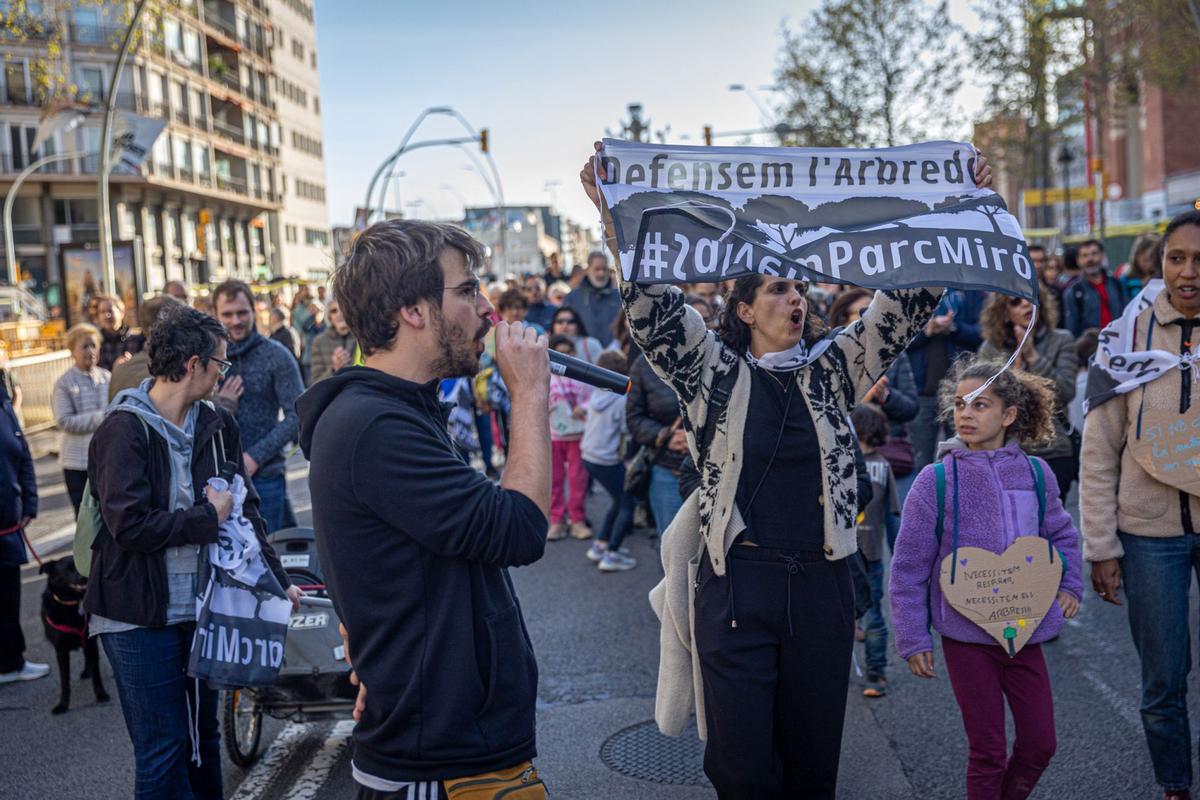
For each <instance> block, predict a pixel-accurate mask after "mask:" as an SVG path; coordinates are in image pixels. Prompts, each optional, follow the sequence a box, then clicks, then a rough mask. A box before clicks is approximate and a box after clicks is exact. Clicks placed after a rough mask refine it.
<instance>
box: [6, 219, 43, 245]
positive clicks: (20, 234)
mask: <svg viewBox="0 0 1200 800" xmlns="http://www.w3.org/2000/svg"><path fill="white" fill-rule="evenodd" d="M3 231H4V228H3V227H2V226H0V233H3ZM12 234H13V244H42V226H41V225H39V224H37V223H32V224H26V225H22V224H18V223H15V222H14V223H13V226H12Z"/></svg>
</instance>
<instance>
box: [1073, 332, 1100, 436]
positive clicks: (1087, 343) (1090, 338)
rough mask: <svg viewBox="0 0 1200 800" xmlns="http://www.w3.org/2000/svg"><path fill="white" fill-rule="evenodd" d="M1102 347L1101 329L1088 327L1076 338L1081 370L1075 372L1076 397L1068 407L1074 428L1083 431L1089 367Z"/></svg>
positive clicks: (1076, 353)
mask: <svg viewBox="0 0 1200 800" xmlns="http://www.w3.org/2000/svg"><path fill="white" fill-rule="evenodd" d="M1099 349H1100V329H1099V328H1088V329H1087V330H1086V331H1084V332H1083V333H1082V334H1080V335H1079V338H1078V339H1076V340H1075V355H1076V356H1077V357H1078V359H1079V372H1077V373H1076V374H1075V399H1073V400H1072V401H1071V404H1070V405H1069V406H1068V407H1067V417H1068V418H1069V419H1070V421H1071V428H1072V430H1075V431H1079V433H1080V434H1081V435H1082V433H1083V401H1084V399H1085V398H1086V397H1087V378H1088V368H1089V367H1090V366H1091V365H1092V356H1094V355H1096V351H1097V350H1099Z"/></svg>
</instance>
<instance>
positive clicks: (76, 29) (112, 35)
mask: <svg viewBox="0 0 1200 800" xmlns="http://www.w3.org/2000/svg"><path fill="white" fill-rule="evenodd" d="M70 31H71V41H73V42H74V43H75V44H82V45H89V46H94V47H112V48H113V49H116V48H117V47H119V46H120V43H121V38H122V37H123V36H124V35H125V29H124V28H116V27H112V26H109V25H80V24H79V23H76V22H72V23H71V25H70Z"/></svg>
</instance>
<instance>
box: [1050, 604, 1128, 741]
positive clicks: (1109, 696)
mask: <svg viewBox="0 0 1200 800" xmlns="http://www.w3.org/2000/svg"><path fill="white" fill-rule="evenodd" d="M1090 616H1091V613H1090V610H1089V608H1088V607H1087V606H1083V607H1081V608H1080V610H1079V615H1078V616H1076V617H1075V618H1073V619H1069V620H1066V623H1067V626H1068V627H1069V628H1073V629H1076V630H1078V629H1080V628H1085V627H1087V621H1086V618H1087V617H1090ZM1082 643H1083V638H1082V636H1081V635H1080V634H1079V633H1076V632H1075V630H1072V631H1069V632H1066V635H1065V636H1064V637H1063V644H1064V645H1065V646H1066V649H1067V651H1068V652H1069V653H1070V654H1071V655H1072V656H1073V657H1074V658H1076V659H1078V660H1079V661H1081V662H1083V663H1085V664H1086V663H1095V659H1096V656H1097V655H1102V656H1108V658H1107V659H1105V660H1106V662H1107V663H1110V664H1111V663H1116V660H1117V659H1119V658H1120V657H1121V652H1120V650H1119V648H1117V647H1116V646H1115V645H1114V644H1113V643H1112V642H1109V641H1105V640H1103V639H1101V638H1100V637H1095V636H1093V637H1090V638H1088V640H1087V646H1088V652H1087V653H1084V652H1083V651H1082V649H1081V645H1082ZM1080 672H1081V674H1082V675H1083V677H1084V679H1085V680H1086V681H1087V682H1088V683H1090V684H1091V685H1092V687H1093V688H1094V689H1095V690H1096V694H1098V695H1100V696H1101V697H1103V698H1104V700H1105V702H1107V703H1108V705H1109V706H1110V707H1111V708H1112V710H1113V711H1115V712H1116V714H1117V716H1118V717H1120V718H1121V719H1123V720H1125V721H1126V722H1127V723H1129V724H1130V725H1131V726H1132V727H1133V728H1135V729H1137V730H1138V731H1141V730H1142V713H1141V710H1140V705H1139V702H1138V701H1137V700H1135V699H1134V698H1132V697H1130V696H1129V695H1128V693H1124V694H1123V693H1122V692H1120V691H1118V690H1117V689H1115V688H1113V687H1112V686H1111V685H1109V683H1108V682H1107V681H1106V680H1105V679H1104V676H1103V675H1101V674H1100V672H1098V671H1096V670H1094V669H1083V670H1081V671H1080ZM1140 685H1141V684H1140V682H1139V683H1138V684H1137V686H1140Z"/></svg>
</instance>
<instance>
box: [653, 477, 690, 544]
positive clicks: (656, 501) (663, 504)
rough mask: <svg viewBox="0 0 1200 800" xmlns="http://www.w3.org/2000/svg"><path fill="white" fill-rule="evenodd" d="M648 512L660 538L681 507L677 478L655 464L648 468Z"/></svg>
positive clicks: (681, 501)
mask: <svg viewBox="0 0 1200 800" xmlns="http://www.w3.org/2000/svg"><path fill="white" fill-rule="evenodd" d="M649 500H650V510H651V511H652V512H653V513H654V527H655V528H657V529H658V535H659V537H660V538H661V537H662V535H663V532H664V531H666V529H667V526H669V525H670V524H671V520H673V519H675V514H676V513H677V512H678V511H679V508H680V506H682V505H683V498H682V497H680V496H679V476H678V475H676V474H675V473H674V472H672V471H671V470H669V469H667V468H666V467H660V466H658V465H657V464H656V465H654V466H653V467H651V468H650V497H649Z"/></svg>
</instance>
